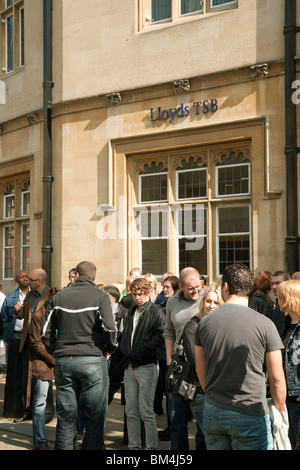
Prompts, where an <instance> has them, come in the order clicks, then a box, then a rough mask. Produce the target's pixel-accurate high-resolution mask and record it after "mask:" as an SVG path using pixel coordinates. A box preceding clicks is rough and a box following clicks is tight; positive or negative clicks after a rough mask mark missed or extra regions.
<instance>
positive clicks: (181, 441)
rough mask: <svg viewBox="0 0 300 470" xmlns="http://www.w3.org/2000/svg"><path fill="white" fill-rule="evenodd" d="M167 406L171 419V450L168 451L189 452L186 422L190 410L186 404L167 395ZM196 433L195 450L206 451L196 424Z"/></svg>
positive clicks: (169, 394) (189, 415) (202, 437)
mask: <svg viewBox="0 0 300 470" xmlns="http://www.w3.org/2000/svg"><path fill="white" fill-rule="evenodd" d="M168 406H169V413H170V419H171V427H170V432H171V449H170V450H180V451H186V450H189V433H188V422H189V420H190V417H191V409H190V405H189V404H188V403H181V402H179V401H177V400H175V398H174V397H173V396H172V394H171V393H168ZM196 427H197V432H196V435H195V448H196V450H206V446H205V441H204V435H203V432H202V431H201V429H200V426H199V424H198V422H196Z"/></svg>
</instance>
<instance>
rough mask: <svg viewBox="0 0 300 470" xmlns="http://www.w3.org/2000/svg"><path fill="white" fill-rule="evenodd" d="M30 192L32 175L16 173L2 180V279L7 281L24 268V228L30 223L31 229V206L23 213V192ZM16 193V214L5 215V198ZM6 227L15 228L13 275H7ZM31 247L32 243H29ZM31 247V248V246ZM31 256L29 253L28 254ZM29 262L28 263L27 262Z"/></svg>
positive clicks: (0, 236) (0, 263)
mask: <svg viewBox="0 0 300 470" xmlns="http://www.w3.org/2000/svg"><path fill="white" fill-rule="evenodd" d="M28 192H29V193H30V175H29V173H25V174H24V175H16V176H12V177H9V178H3V179H2V180H0V246H1V247H2V248H1V251H0V266H1V275H2V279H3V280H5V281H9V280H12V279H13V277H14V275H15V272H16V271H17V270H19V269H22V268H23V252H22V251H23V250H22V230H23V226H24V225H29V230H30V206H29V212H28V213H27V214H23V209H22V205H23V194H24V193H27V194H28ZM9 195H14V214H13V217H9V218H7V217H5V212H4V211H5V199H6V196H9ZM5 227H13V228H14V267H13V269H12V271H13V273H14V274H13V277H7V272H5V249H6V248H7V249H8V247H5V246H4V245H5V239H4V232H5ZM29 247H30V245H29ZM29 249H30V248H29ZM28 257H29V255H28ZM27 264H28V263H27Z"/></svg>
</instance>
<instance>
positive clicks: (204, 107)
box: [151, 99, 219, 122]
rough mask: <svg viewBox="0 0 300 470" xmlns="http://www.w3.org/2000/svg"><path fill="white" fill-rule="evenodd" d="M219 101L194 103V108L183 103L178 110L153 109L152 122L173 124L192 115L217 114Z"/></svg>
mask: <svg viewBox="0 0 300 470" xmlns="http://www.w3.org/2000/svg"><path fill="white" fill-rule="evenodd" d="M218 109H219V107H218V100H216V99H212V100H203V101H194V103H193V105H192V106H188V105H184V104H183V103H181V105H180V106H177V108H169V109H163V108H162V107H161V106H159V107H158V108H157V109H155V108H151V121H153V122H154V121H169V122H173V121H174V120H175V119H177V118H178V119H182V118H185V117H187V116H189V115H190V114H192V113H195V115H196V116H197V115H199V114H208V113H215V112H216V111H218Z"/></svg>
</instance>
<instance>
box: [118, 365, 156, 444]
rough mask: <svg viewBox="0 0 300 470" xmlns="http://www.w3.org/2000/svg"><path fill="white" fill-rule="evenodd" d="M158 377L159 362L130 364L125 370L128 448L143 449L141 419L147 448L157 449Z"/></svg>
mask: <svg viewBox="0 0 300 470" xmlns="http://www.w3.org/2000/svg"><path fill="white" fill-rule="evenodd" d="M157 379H158V365H157V364H147V365H145V366H141V367H137V368H135V369H133V368H132V366H131V364H130V365H129V367H128V369H126V370H125V374H124V389H125V401H126V405H125V412H126V417H127V431H128V449H132V450H139V449H141V446H142V443H141V419H142V421H143V422H144V425H145V435H146V450H150V449H157V442H158V441H157V439H158V438H157V423H156V416H155V413H154V411H153V403H154V397H155V390H156V385H157Z"/></svg>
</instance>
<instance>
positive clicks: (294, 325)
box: [277, 279, 300, 450]
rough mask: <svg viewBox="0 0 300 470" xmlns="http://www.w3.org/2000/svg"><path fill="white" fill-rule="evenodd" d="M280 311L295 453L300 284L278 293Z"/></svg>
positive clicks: (287, 284)
mask: <svg viewBox="0 0 300 470" xmlns="http://www.w3.org/2000/svg"><path fill="white" fill-rule="evenodd" d="M277 296H278V303H279V307H280V310H281V311H282V312H285V314H286V326H285V330H284V332H283V334H282V335H281V339H282V342H283V345H284V349H283V351H282V352H283V368H284V372H285V377H286V384H287V398H286V407H287V411H288V415H289V438H290V442H291V446H292V449H293V450H295V448H296V447H297V443H298V446H299V440H300V436H299V425H300V380H299V378H298V376H297V367H299V363H300V281H299V280H296V279H291V280H289V281H284V282H282V283H281V284H280V285H279V287H278V289H277Z"/></svg>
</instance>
